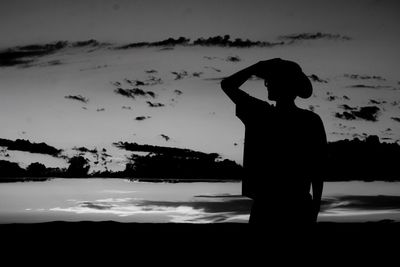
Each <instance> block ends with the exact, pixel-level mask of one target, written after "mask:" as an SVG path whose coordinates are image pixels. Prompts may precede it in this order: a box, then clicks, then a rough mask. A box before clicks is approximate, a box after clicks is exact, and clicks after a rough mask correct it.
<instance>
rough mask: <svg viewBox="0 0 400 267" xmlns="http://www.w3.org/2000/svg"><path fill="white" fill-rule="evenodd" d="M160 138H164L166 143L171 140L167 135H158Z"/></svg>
mask: <svg viewBox="0 0 400 267" xmlns="http://www.w3.org/2000/svg"><path fill="white" fill-rule="evenodd" d="M160 136H161V137H162V138H164V140H165V141H167V142H168V141H169V140H170V139H171V138H170V137H169V136H168V135H165V134H160Z"/></svg>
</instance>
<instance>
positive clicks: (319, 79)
mask: <svg viewBox="0 0 400 267" xmlns="http://www.w3.org/2000/svg"><path fill="white" fill-rule="evenodd" d="M307 77H308V78H310V80H311V81H313V82H319V83H328V81H327V80H323V79H321V78H319V77H318V76H317V75H315V74H311V75H309V76H307Z"/></svg>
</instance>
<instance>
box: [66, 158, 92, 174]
mask: <svg viewBox="0 0 400 267" xmlns="http://www.w3.org/2000/svg"><path fill="white" fill-rule="evenodd" d="M68 163H69V167H68V169H67V177H76V178H81V177H87V176H88V172H89V168H90V166H89V160H88V159H86V158H84V157H82V156H75V157H72V158H70V159H69V161H68Z"/></svg>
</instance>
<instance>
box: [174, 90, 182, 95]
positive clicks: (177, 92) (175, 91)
mask: <svg viewBox="0 0 400 267" xmlns="http://www.w3.org/2000/svg"><path fill="white" fill-rule="evenodd" d="M174 93H175V94H176V95H182V94H183V92H182V91H181V90H178V89H176V90H174Z"/></svg>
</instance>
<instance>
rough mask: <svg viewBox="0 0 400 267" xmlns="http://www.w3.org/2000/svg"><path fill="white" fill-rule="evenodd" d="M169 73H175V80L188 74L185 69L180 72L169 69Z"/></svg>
mask: <svg viewBox="0 0 400 267" xmlns="http://www.w3.org/2000/svg"><path fill="white" fill-rule="evenodd" d="M171 73H172V74H173V75H175V80H181V79H183V78H184V77H186V76H188V75H189V73H188V72H187V71H185V70H184V71H181V72H177V71H171Z"/></svg>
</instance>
